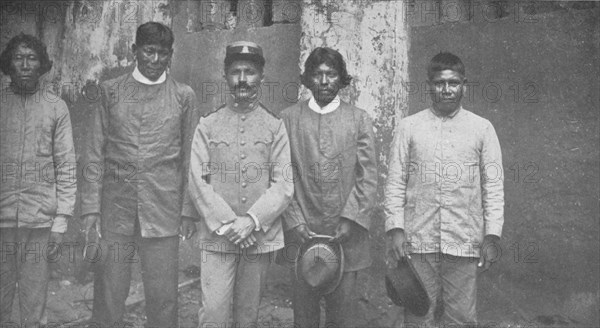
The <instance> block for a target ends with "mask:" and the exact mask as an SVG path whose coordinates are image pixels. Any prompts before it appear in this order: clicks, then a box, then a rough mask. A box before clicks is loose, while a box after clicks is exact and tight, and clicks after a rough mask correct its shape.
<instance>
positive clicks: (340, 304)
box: [325, 271, 358, 328]
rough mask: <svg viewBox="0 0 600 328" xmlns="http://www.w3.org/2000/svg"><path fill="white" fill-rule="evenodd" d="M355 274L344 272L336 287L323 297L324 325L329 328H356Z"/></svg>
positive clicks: (354, 272)
mask: <svg viewBox="0 0 600 328" xmlns="http://www.w3.org/2000/svg"><path fill="white" fill-rule="evenodd" d="M356 277H357V272H356V271H353V272H344V274H343V276H342V280H341V281H340V284H339V285H338V287H337V288H336V289H335V290H334V291H333V292H332V293H331V294H328V295H325V301H326V306H325V313H326V324H325V327H329V328H346V327H347V328H352V327H355V326H356V320H355V318H356V317H355V314H356V311H357V310H358V307H357V299H356V295H357V293H356Z"/></svg>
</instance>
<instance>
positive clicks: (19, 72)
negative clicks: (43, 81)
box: [10, 44, 41, 90]
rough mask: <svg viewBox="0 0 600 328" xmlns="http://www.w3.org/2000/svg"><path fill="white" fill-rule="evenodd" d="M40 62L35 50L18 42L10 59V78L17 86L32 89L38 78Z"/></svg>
mask: <svg viewBox="0 0 600 328" xmlns="http://www.w3.org/2000/svg"><path fill="white" fill-rule="evenodd" d="M40 70H41V62H40V57H39V55H38V54H37V53H36V52H35V50H33V49H31V48H28V47H27V46H26V45H25V44H20V45H19V46H18V47H17V48H16V49H15V51H14V52H13V54H12V58H11V60H10V71H11V74H10V78H11V80H12V82H13V83H15V84H16V85H17V86H18V87H19V88H21V89H25V90H33V89H34V88H35V87H36V85H37V83H38V80H39V79H40Z"/></svg>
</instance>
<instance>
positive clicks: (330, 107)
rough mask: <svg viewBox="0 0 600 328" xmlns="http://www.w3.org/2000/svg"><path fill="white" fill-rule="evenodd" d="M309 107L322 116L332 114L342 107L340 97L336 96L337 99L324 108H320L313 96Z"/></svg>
mask: <svg viewBox="0 0 600 328" xmlns="http://www.w3.org/2000/svg"><path fill="white" fill-rule="evenodd" d="M308 107H309V108H310V109H312V110H313V111H314V112H316V113H319V114H321V115H323V114H328V113H331V112H333V111H335V110H336V109H338V107H340V96H339V95H336V96H335V98H333V100H332V101H331V102H330V103H329V104H327V105H325V106H324V107H321V106H319V104H317V101H316V100H315V97H314V96H313V97H311V98H310V100H309V101H308Z"/></svg>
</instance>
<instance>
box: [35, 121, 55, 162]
mask: <svg viewBox="0 0 600 328" xmlns="http://www.w3.org/2000/svg"><path fill="white" fill-rule="evenodd" d="M35 137H36V144H37V146H36V154H37V155H38V156H51V155H52V128H51V127H50V126H46V125H39V126H37V127H36V128H35Z"/></svg>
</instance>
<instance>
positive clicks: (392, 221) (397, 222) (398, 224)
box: [385, 213, 404, 232]
mask: <svg viewBox="0 0 600 328" xmlns="http://www.w3.org/2000/svg"><path fill="white" fill-rule="evenodd" d="M397 228H400V229H404V213H402V214H397V215H394V216H389V217H387V218H386V219H385V232H388V231H390V230H392V229H397Z"/></svg>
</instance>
